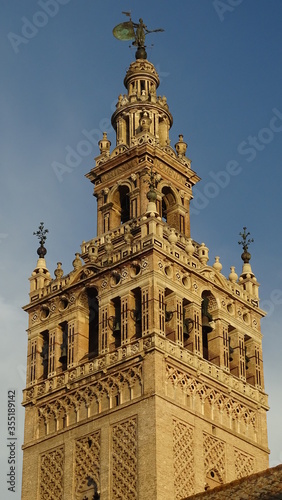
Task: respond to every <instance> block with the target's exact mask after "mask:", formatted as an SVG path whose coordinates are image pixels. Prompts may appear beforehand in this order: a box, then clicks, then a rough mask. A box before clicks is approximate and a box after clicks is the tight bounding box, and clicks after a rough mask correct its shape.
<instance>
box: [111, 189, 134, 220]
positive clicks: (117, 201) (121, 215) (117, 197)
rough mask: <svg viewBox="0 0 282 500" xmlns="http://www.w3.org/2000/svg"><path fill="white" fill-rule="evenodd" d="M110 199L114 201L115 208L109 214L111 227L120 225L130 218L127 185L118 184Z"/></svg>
mask: <svg viewBox="0 0 282 500" xmlns="http://www.w3.org/2000/svg"><path fill="white" fill-rule="evenodd" d="M112 201H113V203H114V207H115V210H114V211H113V212H112V215H111V224H110V226H111V228H114V227H117V226H120V224H124V223H125V222H127V221H128V220H129V219H130V198H129V187H128V186H119V187H118V189H117V190H116V191H115V193H114V195H113V198H112Z"/></svg>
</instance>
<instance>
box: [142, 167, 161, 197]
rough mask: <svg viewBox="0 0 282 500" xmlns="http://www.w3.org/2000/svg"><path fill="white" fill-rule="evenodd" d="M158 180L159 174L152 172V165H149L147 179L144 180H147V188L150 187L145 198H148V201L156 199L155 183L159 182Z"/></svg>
mask: <svg viewBox="0 0 282 500" xmlns="http://www.w3.org/2000/svg"><path fill="white" fill-rule="evenodd" d="M160 180H161V176H160V174H158V173H157V172H153V167H151V171H150V174H149V179H148V180H147V181H145V182H148V184H149V188H150V190H149V191H148V193H147V198H148V200H149V202H150V201H153V202H155V201H156V199H157V193H156V188H157V185H158V183H159V182H160Z"/></svg>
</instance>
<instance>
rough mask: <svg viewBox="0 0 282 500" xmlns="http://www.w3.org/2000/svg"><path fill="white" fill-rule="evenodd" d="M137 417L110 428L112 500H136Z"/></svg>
mask: <svg viewBox="0 0 282 500" xmlns="http://www.w3.org/2000/svg"><path fill="white" fill-rule="evenodd" d="M137 498H138V492H137V417H132V418H130V419H128V420H126V421H124V422H119V423H118V424H116V425H114V426H113V428H112V494H111V499H112V500H137Z"/></svg>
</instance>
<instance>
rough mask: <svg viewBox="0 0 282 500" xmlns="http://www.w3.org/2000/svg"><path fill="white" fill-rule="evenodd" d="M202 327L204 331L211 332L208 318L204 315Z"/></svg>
mask: <svg viewBox="0 0 282 500" xmlns="http://www.w3.org/2000/svg"><path fill="white" fill-rule="evenodd" d="M202 328H203V332H204V333H211V332H212V331H213V328H212V326H211V324H210V322H209V318H208V317H207V316H205V315H204V316H202Z"/></svg>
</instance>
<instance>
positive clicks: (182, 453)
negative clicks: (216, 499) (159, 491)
mask: <svg viewBox="0 0 282 500" xmlns="http://www.w3.org/2000/svg"><path fill="white" fill-rule="evenodd" d="M193 434H194V429H193V427H192V426H191V425H188V424H185V423H184V422H181V421H179V420H176V419H174V420H173V468H174V491H175V500H181V499H182V498H185V497H187V496H189V495H192V494H193V493H194V483H195V474H194V439H193Z"/></svg>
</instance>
